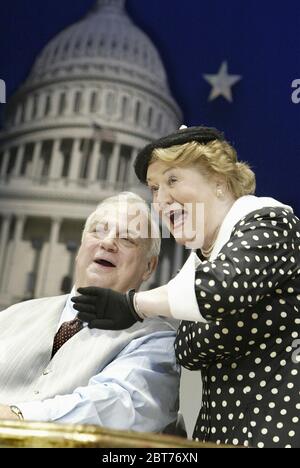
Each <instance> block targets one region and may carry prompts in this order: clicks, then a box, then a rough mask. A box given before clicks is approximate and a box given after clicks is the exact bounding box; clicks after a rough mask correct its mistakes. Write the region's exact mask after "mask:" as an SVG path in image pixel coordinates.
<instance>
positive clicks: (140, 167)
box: [134, 127, 225, 183]
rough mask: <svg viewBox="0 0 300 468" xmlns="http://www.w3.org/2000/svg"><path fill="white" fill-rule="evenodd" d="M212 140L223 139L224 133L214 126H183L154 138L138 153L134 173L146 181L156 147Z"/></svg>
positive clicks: (203, 142) (204, 142) (142, 180)
mask: <svg viewBox="0 0 300 468" xmlns="http://www.w3.org/2000/svg"><path fill="white" fill-rule="evenodd" d="M214 140H219V141H224V140H225V137H224V134H223V133H222V132H220V131H219V130H217V129H216V128H209V127H189V128H183V129H181V130H178V131H177V132H175V133H171V134H170V135H167V136H164V137H162V138H159V139H158V140H154V141H152V142H151V143H149V144H148V145H147V146H145V148H143V149H142V150H141V151H140V152H139V153H138V155H137V157H136V160H135V162H134V169H135V173H136V175H137V177H138V178H139V179H140V181H141V182H143V183H146V178H147V170H148V166H149V162H150V159H151V156H152V153H153V151H154V150H155V149H157V148H170V147H171V146H175V145H184V144H185V143H189V142H191V141H197V142H198V143H202V144H206V143H209V142H210V141H214Z"/></svg>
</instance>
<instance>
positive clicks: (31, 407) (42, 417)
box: [15, 401, 50, 422]
mask: <svg viewBox="0 0 300 468" xmlns="http://www.w3.org/2000/svg"><path fill="white" fill-rule="evenodd" d="M15 406H17V407H18V408H19V409H20V411H21V412H22V414H23V417H24V419H26V420H27V421H41V422H47V421H50V419H49V414H48V412H47V409H46V407H45V405H44V403H43V402H42V401H32V402H30V403H16V405H15Z"/></svg>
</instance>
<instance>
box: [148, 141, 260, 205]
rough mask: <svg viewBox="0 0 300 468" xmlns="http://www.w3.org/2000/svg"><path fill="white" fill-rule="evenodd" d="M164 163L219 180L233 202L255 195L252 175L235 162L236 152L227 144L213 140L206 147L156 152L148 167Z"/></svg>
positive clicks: (188, 145) (195, 144)
mask: <svg viewBox="0 0 300 468" xmlns="http://www.w3.org/2000/svg"><path fill="white" fill-rule="evenodd" d="M157 160H160V161H163V162H164V163H166V164H167V165H170V166H181V167H184V166H195V165H196V166H198V167H199V169H200V170H201V173H202V174H203V175H204V176H206V177H208V178H213V177H215V176H221V177H222V178H223V179H224V180H225V182H226V184H227V187H228V189H229V191H230V192H231V193H232V194H233V196H234V197H235V198H240V197H242V196H243V195H250V194H253V193H254V192H255V188H256V180H255V174H254V172H253V171H252V169H251V168H250V166H249V165H248V164H247V163H246V162H238V160H237V153H236V151H235V149H234V148H233V147H232V146H231V145H230V144H229V143H227V142H226V141H218V140H214V141H211V142H209V143H207V144H202V143H198V142H196V141H192V142H189V143H185V144H184V145H177V146H171V147H170V148H158V149H155V150H154V151H153V153H152V158H151V160H150V163H149V164H151V163H153V162H154V161H157Z"/></svg>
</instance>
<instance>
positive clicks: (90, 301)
mask: <svg viewBox="0 0 300 468" xmlns="http://www.w3.org/2000/svg"><path fill="white" fill-rule="evenodd" d="M78 292H79V293H80V294H82V295H81V296H75V297H72V299H71V300H72V301H73V302H74V306H73V307H74V309H76V310H78V311H79V314H78V316H77V317H78V318H79V319H80V320H82V321H83V322H87V323H88V326H89V328H100V329H102V330H124V329H125V328H129V327H131V326H132V325H133V324H134V323H135V322H137V321H139V322H142V321H143V320H142V319H141V318H140V317H139V316H138V314H137V313H136V311H135V308H134V305H133V296H134V294H135V290H134V289H131V290H130V291H128V292H127V293H126V294H122V293H119V292H116V291H113V290H112V289H106V288H96V287H88V288H79V289H78Z"/></svg>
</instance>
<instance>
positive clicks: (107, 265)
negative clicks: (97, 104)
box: [0, 193, 179, 432]
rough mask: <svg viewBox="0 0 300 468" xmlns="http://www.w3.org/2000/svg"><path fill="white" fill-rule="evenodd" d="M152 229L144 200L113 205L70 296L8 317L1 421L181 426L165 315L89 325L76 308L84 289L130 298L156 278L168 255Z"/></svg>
mask: <svg viewBox="0 0 300 468" xmlns="http://www.w3.org/2000/svg"><path fill="white" fill-rule="evenodd" d="M136 212H138V216H139V222H138V223H136ZM145 224H146V226H148V227H151V228H153V222H152V221H151V218H150V213H149V209H148V207H147V205H146V204H145V202H144V201H143V200H142V199H141V198H140V197H137V196H136V195H134V194H130V193H125V194H121V196H119V197H112V198H110V199H107V200H105V201H104V202H103V203H102V204H101V205H99V207H98V208H97V209H96V211H95V212H94V213H92V214H91V216H90V217H89V218H88V219H87V222H86V225H85V228H84V232H83V236H82V244H81V247H80V249H79V252H78V255H77V258H76V271H75V289H74V290H73V291H72V293H71V294H70V295H69V296H59V297H53V298H43V299H36V300H32V301H28V302H25V303H20V304H17V305H14V306H12V307H9V308H8V309H6V310H5V311H3V312H1V313H0V347H1V349H0V403H1V405H0V418H1V419H17V418H20V419H23V418H24V419H26V420H31V421H52V422H61V423H81V424H97V425H100V426H104V427H109V428H114V429H124V430H135V431H154V432H155V431H157V432H159V431H162V430H163V429H164V428H165V427H166V426H167V425H168V424H170V423H171V422H172V421H174V420H176V417H177V410H178V407H177V400H178V389H179V367H178V365H177V364H176V361H175V355H174V350H173V343H174V339H175V328H174V326H173V325H172V324H171V323H169V322H167V321H164V320H162V319H161V318H158V319H156V320H144V321H143V322H139V321H138V322H136V323H135V324H134V325H133V326H132V327H131V328H129V329H128V330H125V331H118V330H115V331H103V330H100V329H96V328H92V329H91V328H89V327H87V326H86V325H87V324H85V323H84V322H81V321H80V320H78V319H76V313H77V312H76V310H74V308H73V303H72V302H71V296H72V295H74V294H77V292H76V291H77V289H78V288H79V289H80V287H95V286H96V287H104V288H110V289H113V290H114V291H117V292H118V293H123V294H124V298H127V299H128V301H129V300H130V299H129V294H130V293H129V294H128V293H127V295H126V292H127V291H128V290H130V289H131V288H133V289H136V290H137V289H139V287H140V286H141V284H142V283H143V282H144V281H146V280H147V279H148V278H149V277H150V276H151V274H152V273H153V271H154V270H155V268H156V265H157V260H158V254H159V250H160V238H159V234H158V235H156V236H154V238H149V236H147V235H142V233H141V230H140V229H139V227H138V226H141V225H144V226H145ZM154 229H155V226H154ZM156 230H157V227H156ZM127 299H125V300H127ZM74 319H76V320H74ZM68 322H71V323H68ZM133 322H135V320H133Z"/></svg>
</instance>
